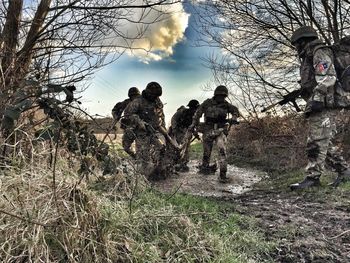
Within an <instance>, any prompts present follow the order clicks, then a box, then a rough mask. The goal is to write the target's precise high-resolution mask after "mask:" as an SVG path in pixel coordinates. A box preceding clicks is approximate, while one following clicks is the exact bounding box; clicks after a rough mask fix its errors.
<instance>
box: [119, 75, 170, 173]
mask: <svg viewBox="0 0 350 263" xmlns="http://www.w3.org/2000/svg"><path fill="white" fill-rule="evenodd" d="M161 95H162V87H161V86H160V85H159V84H158V83H157V82H150V83H148V84H147V86H146V89H145V90H143V91H142V94H141V96H139V97H138V98H136V99H135V100H133V101H132V102H131V103H130V104H129V105H128V106H127V107H126V109H125V118H127V120H128V121H129V122H130V125H131V126H132V127H133V132H134V133H135V135H136V150H137V151H136V155H137V163H138V168H139V169H140V171H141V172H142V173H144V174H145V176H146V177H147V178H149V179H154V180H155V179H162V178H165V177H166V175H167V174H166V173H167V168H168V160H167V158H164V154H165V152H166V147H167V145H168V144H167V143H166V142H170V143H171V140H169V137H168V135H167V133H166V128H165V120H164V112H163V103H162V101H161V100H160V98H159V97H160V96H161ZM175 146H176V145H174V147H175Z"/></svg>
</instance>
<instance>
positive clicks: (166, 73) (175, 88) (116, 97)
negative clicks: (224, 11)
mask: <svg viewBox="0 0 350 263" xmlns="http://www.w3.org/2000/svg"><path fill="white" fill-rule="evenodd" d="M186 11H187V12H188V10H186ZM192 25H193V16H191V17H190V19H189V25H188V27H187V28H186V31H185V38H184V39H183V40H182V41H181V42H179V43H178V44H176V45H175V46H174V47H173V50H174V52H173V55H172V56H170V57H168V58H164V59H162V60H160V61H150V62H149V63H148V64H146V63H144V62H141V61H140V60H139V58H136V57H131V56H129V55H127V54H124V55H123V56H122V57H121V58H119V59H118V60H117V61H116V62H114V63H112V64H110V65H108V66H106V67H104V68H103V69H102V70H100V71H99V72H97V73H96V74H95V77H94V79H93V81H92V83H91V86H90V87H89V88H88V89H87V90H86V91H85V92H84V93H83V94H82V96H83V97H82V101H83V106H84V107H85V108H87V110H88V112H89V113H90V114H100V115H103V116H106V115H107V116H110V112H111V109H112V108H113V106H114V104H115V103H116V102H118V101H122V100H124V99H125V98H127V92H128V89H129V88H130V87H132V86H136V87H138V88H139V89H140V90H143V89H144V88H145V87H146V85H147V83H149V82H151V81H157V82H158V83H159V84H160V85H161V86H162V87H163V95H162V97H161V99H162V101H163V103H164V104H165V106H164V112H165V115H166V120H167V123H168V122H169V120H170V118H171V116H172V114H174V113H175V111H176V109H177V108H178V107H180V106H181V105H186V104H187V103H188V101H189V100H191V99H197V100H199V101H200V102H202V101H203V100H204V99H206V98H208V97H211V96H212V91H209V92H207V91H204V90H203V86H204V85H205V84H207V83H208V82H209V81H210V80H211V72H210V70H209V69H208V68H206V67H205V66H204V65H203V61H202V58H203V57H205V56H206V55H208V54H209V53H210V52H212V51H213V50H210V49H208V48H207V47H195V46H194V41H195V39H196V37H197V33H196V32H195V30H193V28H192Z"/></svg>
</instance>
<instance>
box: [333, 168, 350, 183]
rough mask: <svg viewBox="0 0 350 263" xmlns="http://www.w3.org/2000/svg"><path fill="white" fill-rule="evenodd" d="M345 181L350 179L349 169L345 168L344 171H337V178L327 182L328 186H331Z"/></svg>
mask: <svg viewBox="0 0 350 263" xmlns="http://www.w3.org/2000/svg"><path fill="white" fill-rule="evenodd" d="M347 181H350V169H349V168H348V169H346V170H345V171H342V172H340V173H338V176H337V178H335V180H334V181H333V182H332V183H330V184H329V186H332V187H338V186H339V185H340V184H341V183H345V182H347Z"/></svg>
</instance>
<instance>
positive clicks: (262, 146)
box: [229, 111, 350, 171]
mask: <svg viewBox="0 0 350 263" xmlns="http://www.w3.org/2000/svg"><path fill="white" fill-rule="evenodd" d="M349 127H350V117H349V114H348V111H343V112H341V114H340V115H339V120H338V132H339V134H338V136H337V138H336V143H337V144H338V146H339V147H340V148H342V149H343V152H344V156H345V157H346V158H347V159H348V160H349V159H350V151H349V149H350V139H349V138H350V129H349ZM307 131H308V125H307V121H306V120H305V119H304V117H303V116H301V115H289V116H267V117H265V118H263V119H260V120H253V121H251V122H250V123H242V124H240V125H238V126H235V127H234V129H232V132H231V134H230V135H231V136H230V146H229V156H230V158H231V160H232V161H236V162H244V163H249V164H253V165H258V166H260V167H263V168H265V169H267V170H280V171H281V170H282V171H284V170H291V169H298V168H301V167H304V166H305V165H306V160H307V156H306V138H307Z"/></svg>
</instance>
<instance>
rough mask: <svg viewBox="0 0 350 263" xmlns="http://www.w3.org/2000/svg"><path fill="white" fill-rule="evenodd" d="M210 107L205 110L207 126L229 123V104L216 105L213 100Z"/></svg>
mask: <svg viewBox="0 0 350 263" xmlns="http://www.w3.org/2000/svg"><path fill="white" fill-rule="evenodd" d="M210 102H211V103H209V105H208V106H207V107H206V108H205V109H204V120H205V123H207V124H219V125H224V124H225V123H227V115H228V112H229V111H228V102H226V101H225V102H224V103H216V102H215V101H214V99H211V101H210Z"/></svg>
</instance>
